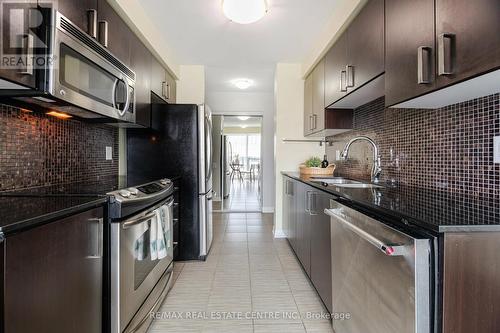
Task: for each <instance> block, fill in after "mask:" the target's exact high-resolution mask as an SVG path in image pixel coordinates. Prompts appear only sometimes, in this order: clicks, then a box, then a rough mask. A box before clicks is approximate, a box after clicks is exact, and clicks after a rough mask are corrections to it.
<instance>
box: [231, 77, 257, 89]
mask: <svg viewBox="0 0 500 333" xmlns="http://www.w3.org/2000/svg"><path fill="white" fill-rule="evenodd" d="M232 83H233V84H234V85H235V86H236V88H238V89H243V90H244V89H248V88H249V87H250V86H252V85H253V81H252V80H249V79H236V80H233V81H232Z"/></svg>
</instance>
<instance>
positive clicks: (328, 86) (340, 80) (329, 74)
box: [325, 33, 347, 106]
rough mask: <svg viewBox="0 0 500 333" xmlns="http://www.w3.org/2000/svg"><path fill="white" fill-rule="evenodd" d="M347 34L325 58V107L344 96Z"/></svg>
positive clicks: (342, 36)
mask: <svg viewBox="0 0 500 333" xmlns="http://www.w3.org/2000/svg"><path fill="white" fill-rule="evenodd" d="M346 65H347V34H346V33H344V34H342V35H341V36H340V37H339V39H338V40H337V41H336V42H335V44H334V45H333V46H332V48H331V49H330V50H329V51H328V53H327V54H326V56H325V106H329V105H330V104H332V103H334V102H336V101H337V100H339V99H341V98H342V97H344V96H345V94H346V91H347V87H346V82H345V79H346V72H345V66H346Z"/></svg>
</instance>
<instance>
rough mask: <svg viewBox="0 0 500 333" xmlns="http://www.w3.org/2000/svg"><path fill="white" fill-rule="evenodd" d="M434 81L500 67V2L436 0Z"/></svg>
mask: <svg viewBox="0 0 500 333" xmlns="http://www.w3.org/2000/svg"><path fill="white" fill-rule="evenodd" d="M436 39H437V59H438V60H437V68H438V70H437V72H438V76H437V84H438V86H439V87H443V86H446V85H448V84H450V83H454V82H457V81H460V80H463V79H466V78H469V77H471V76H474V75H477V74H481V73H484V72H487V71H489V70H491V69H494V68H498V67H500V1H498V0H475V1H469V0H436Z"/></svg>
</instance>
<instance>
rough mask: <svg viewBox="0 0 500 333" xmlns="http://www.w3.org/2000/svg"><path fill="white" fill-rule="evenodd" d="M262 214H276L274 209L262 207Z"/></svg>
mask: <svg viewBox="0 0 500 333" xmlns="http://www.w3.org/2000/svg"><path fill="white" fill-rule="evenodd" d="M262 213H274V207H262Z"/></svg>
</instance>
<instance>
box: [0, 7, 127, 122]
mask: <svg viewBox="0 0 500 333" xmlns="http://www.w3.org/2000/svg"><path fill="white" fill-rule="evenodd" d="M39 10H42V13H43V16H44V18H43V21H44V22H45V23H44V24H43V25H42V26H41V27H40V28H38V30H37V32H36V35H35V32H34V36H31V37H30V36H28V37H30V38H29V39H28V41H31V44H32V45H30V46H28V47H27V52H33V53H32V56H33V57H34V58H35V59H43V60H44V61H43V62H44V63H45V65H43V66H40V67H38V68H37V66H35V68H34V69H33V70H32V73H31V74H30V75H35V76H36V78H35V81H36V89H25V88H24V89H11V90H10V91H9V90H5V89H2V91H1V95H3V96H6V95H9V94H10V96H9V97H10V98H11V99H15V100H18V101H21V102H25V103H30V104H36V105H39V106H41V107H43V108H47V109H55V110H58V111H63V112H66V113H69V114H71V115H75V116H77V117H80V118H90V119H96V118H102V119H101V120H100V122H110V123H113V122H118V123H121V122H124V123H135V90H134V87H135V73H134V72H133V71H132V70H131V69H130V68H128V67H127V66H126V65H125V64H123V63H122V62H121V61H120V60H119V59H118V58H116V57H115V56H114V55H113V54H111V53H110V52H109V51H108V50H107V49H106V48H105V47H104V46H102V45H101V44H99V42H98V41H96V40H95V39H94V38H92V37H91V36H90V35H88V34H87V33H85V32H84V31H82V30H81V29H80V28H78V27H77V26H76V25H75V24H73V23H72V22H71V21H69V20H68V19H67V18H66V17H64V16H63V15H62V14H61V13H59V12H58V11H56V10H47V11H45V12H43V9H39ZM35 37H36V38H38V39H40V40H42V41H43V43H44V48H41V47H37V46H36V45H33V42H32V41H33V39H34V38H35ZM28 74H29V73H28Z"/></svg>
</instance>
